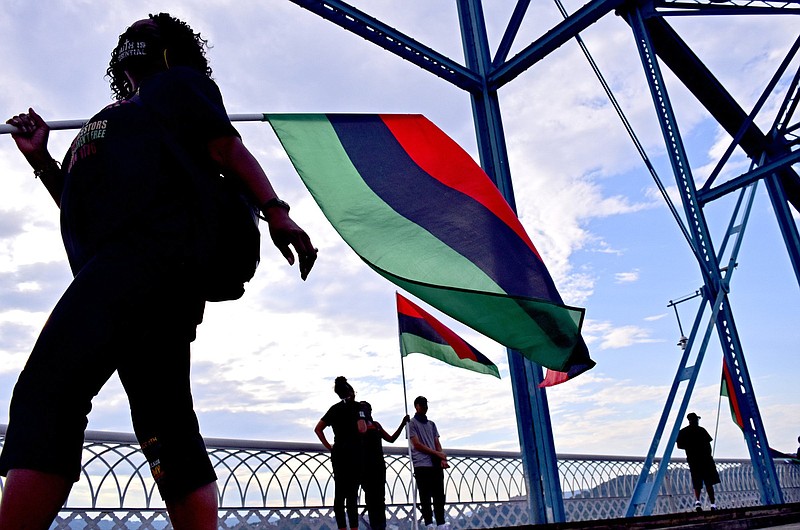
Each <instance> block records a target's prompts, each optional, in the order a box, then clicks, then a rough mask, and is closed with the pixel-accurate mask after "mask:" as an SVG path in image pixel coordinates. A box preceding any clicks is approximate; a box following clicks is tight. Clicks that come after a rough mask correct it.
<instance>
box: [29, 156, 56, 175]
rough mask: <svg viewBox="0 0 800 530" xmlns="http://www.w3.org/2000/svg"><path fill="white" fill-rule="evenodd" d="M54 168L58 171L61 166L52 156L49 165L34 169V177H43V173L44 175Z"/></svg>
mask: <svg viewBox="0 0 800 530" xmlns="http://www.w3.org/2000/svg"><path fill="white" fill-rule="evenodd" d="M53 169H55V170H56V171H61V166H60V165H59V164H58V162H56V161H55V160H53V159H52V158H51V159H50V162H49V163H48V164H47V166H45V167H43V168H39V169H34V170H33V177H34V178H37V179H38V178H41V177H42V175H44V174H45V173H47V172H48V171H52V170H53Z"/></svg>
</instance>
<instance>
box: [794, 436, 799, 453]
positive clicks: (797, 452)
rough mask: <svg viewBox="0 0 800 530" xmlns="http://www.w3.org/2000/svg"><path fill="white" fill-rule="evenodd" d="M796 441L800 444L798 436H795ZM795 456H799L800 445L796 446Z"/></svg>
mask: <svg viewBox="0 0 800 530" xmlns="http://www.w3.org/2000/svg"><path fill="white" fill-rule="evenodd" d="M797 443H798V444H800V436H798V437H797ZM794 456H796V457H797V458H800V445H798V446H797V452H796V453H795V454H794Z"/></svg>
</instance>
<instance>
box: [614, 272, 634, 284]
mask: <svg viewBox="0 0 800 530" xmlns="http://www.w3.org/2000/svg"><path fill="white" fill-rule="evenodd" d="M614 281H615V282H616V283H633V282H637V281H639V271H638V270H632V271H628V272H618V273H616V274H614Z"/></svg>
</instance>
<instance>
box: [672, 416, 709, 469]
mask: <svg viewBox="0 0 800 530" xmlns="http://www.w3.org/2000/svg"><path fill="white" fill-rule="evenodd" d="M711 440H712V438H711V435H710V434H708V431H706V430H705V429H704V428H702V427H700V426H699V425H689V426H687V427H684V428H683V429H681V430H680V431H679V432H678V439H677V440H676V445H677V446H678V449H684V450H685V451H686V460H688V461H689V463H690V464H692V463H695V462H702V461H711V460H712V456H711Z"/></svg>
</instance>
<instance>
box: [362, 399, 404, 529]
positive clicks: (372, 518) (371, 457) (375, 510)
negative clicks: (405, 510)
mask: <svg viewBox="0 0 800 530" xmlns="http://www.w3.org/2000/svg"><path fill="white" fill-rule="evenodd" d="M361 410H362V411H363V412H364V415H365V419H366V422H367V431H366V432H365V433H364V436H363V443H364V462H363V467H362V470H361V489H362V490H364V501H365V504H366V505H367V514H368V515H369V526H370V528H372V530H386V464H385V463H384V461H383V444H382V441H383V440H386V441H387V442H389V443H394V441H395V440H397V438H398V436H400V433H401V432H402V431H403V427H405V425H406V423H408V421H409V419H410V418H409V417H408V415H406V416H404V417H403V419H402V420H400V425H399V426H398V427H397V429H396V430H395V431H394V432H393V433H392V434H389V433H388V432H386V431H385V430H384V428H383V426H382V425H381V424H380V423H378V422H377V421H375V420H374V419H373V418H372V405H370V404H369V403H368V402H367V401H362V402H361Z"/></svg>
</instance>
